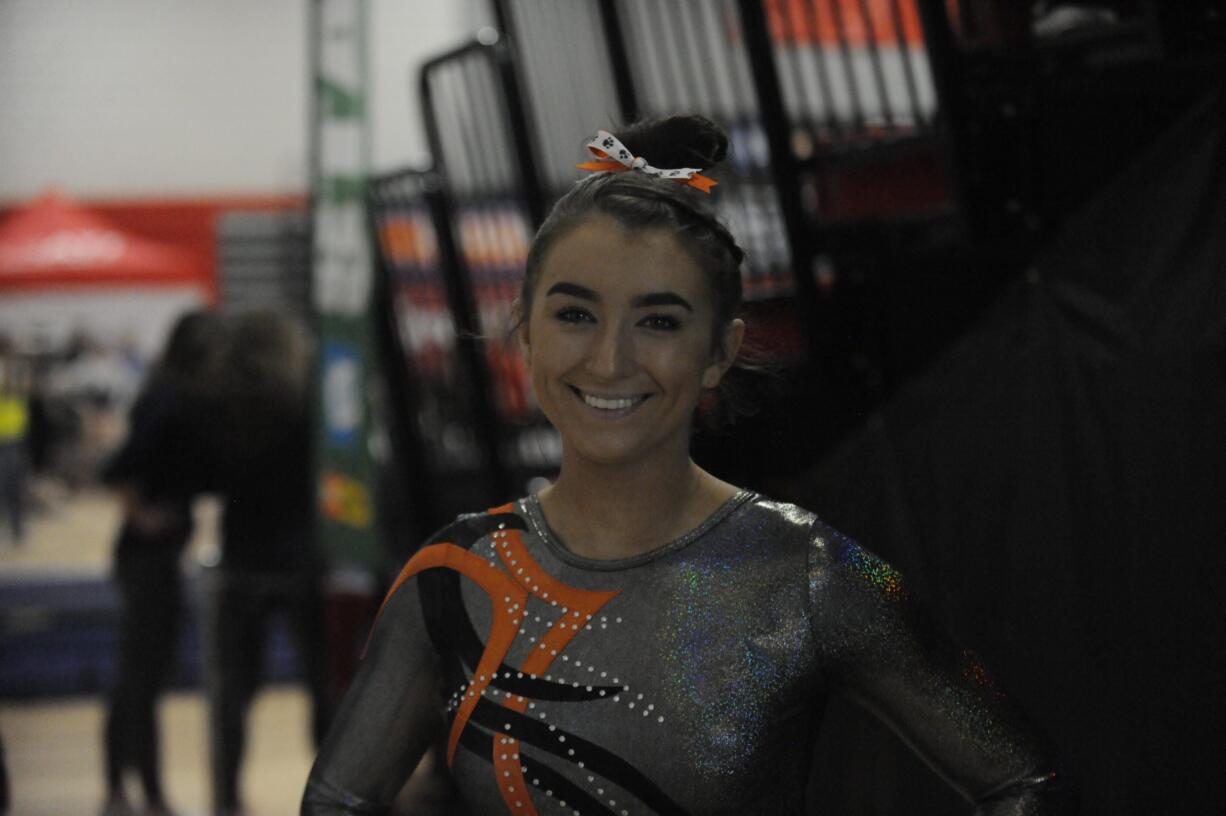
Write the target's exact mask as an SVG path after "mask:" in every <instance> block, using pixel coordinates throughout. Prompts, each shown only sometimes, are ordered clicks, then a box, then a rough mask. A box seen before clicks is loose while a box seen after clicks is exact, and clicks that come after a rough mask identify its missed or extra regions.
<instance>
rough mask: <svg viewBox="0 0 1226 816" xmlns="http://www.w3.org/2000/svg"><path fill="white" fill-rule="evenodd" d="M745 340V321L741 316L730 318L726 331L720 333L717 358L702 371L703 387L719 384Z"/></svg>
mask: <svg viewBox="0 0 1226 816" xmlns="http://www.w3.org/2000/svg"><path fill="white" fill-rule="evenodd" d="M744 340H745V321H744V320H741V319H740V318H739V317H738V318H735V319H733V320H729V321H728V325H727V326H725V327H724V331H723V332H722V333H721V334H720V338H719V348H718V349H717V350H716V352H717V353H716V356H715V359H714V360H712V361H711V364H710V365H708V366H707V368H706V370H704V371H703V372H702V387H703V388H714V387H715V386H717V385H719V381H720V380H722V379H723V378H724V374H726V373H727V372H728V369H730V368H732V364H733V363H734V362H736V355H737V353H738V352H739V351H740V350H741V343H742V342H744Z"/></svg>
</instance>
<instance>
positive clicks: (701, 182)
mask: <svg viewBox="0 0 1226 816" xmlns="http://www.w3.org/2000/svg"><path fill="white" fill-rule="evenodd" d="M575 167H577V168H579V169H580V170H591V171H593V172H596V171H600V170H610V171H612V172H614V173H624V172H625V171H627V170H633V169H634V168H632V167H627V166H626V165H624V164H622V163H621V162H618V161H612V160H610V161H589V162H583V163H582V164H576V165H575ZM673 181H678V182H681V183H682V184H688V185H689V186H691V187H693V188H695V189H697V190H702V191H703V192H704V193H710V192H711V188H712V187H714V186H715V185H716V184H719V182H718V181H716V180H715V179H713V178H710V177H709V176H704V175H703V174H702V173H695V174H694V175H693V176H691V177H690V178H688V179H682V178H679V179H673Z"/></svg>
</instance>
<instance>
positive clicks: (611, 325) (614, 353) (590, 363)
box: [587, 321, 634, 381]
mask: <svg viewBox="0 0 1226 816" xmlns="http://www.w3.org/2000/svg"><path fill="white" fill-rule="evenodd" d="M632 344H633V340H632V339H631V337H630V333H629V332H628V331H626V330H625V329H624V328H623V327H622V326H620V325H618V324H617V323H616V322H615V321H608V322H606V323H604V324H602V325H601V326H600V327H599V329H598V331H597V332H596V336H595V337H594V338H593V340H592V345H591V347H590V348H589V350H588V355H587V368H588V371H589V372H590V373H591V374H592V375H593V376H595V377H599V378H600V379H602V380H608V381H611V380H618V379H621V378H623V377H626V376H628V375H629V374H630V373H631V372H632V371H633V370H634V348H633V345H632Z"/></svg>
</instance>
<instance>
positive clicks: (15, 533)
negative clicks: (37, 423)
mask: <svg viewBox="0 0 1226 816" xmlns="http://www.w3.org/2000/svg"><path fill="white" fill-rule="evenodd" d="M29 379H30V378H29V369H28V367H27V366H26V365H25V363H24V361H23V360H21V358H20V357H19V356H18V355H17V353H16V351H15V350H14V349H13V347H12V344H11V343H10V342H9V340H8V338H3V337H0V512H3V514H4V515H5V517H6V518H5V520H6V522H7V525H6V526H7V528H8V529H7V530H4V531H2V532H0V536H5V537H7V538H9V539H11V541H12V543H13V545H14V546H19V545H20V544H21V543H22V541H23V540H24V539H25V523H26V476H27V472H28V451H27V449H26V445H27V435H28V430H29V425H30V412H29V402H28V399H29V390H30V383H29Z"/></svg>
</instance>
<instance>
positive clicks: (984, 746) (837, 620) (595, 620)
mask: <svg viewBox="0 0 1226 816" xmlns="http://www.w3.org/2000/svg"><path fill="white" fill-rule="evenodd" d="M397 587H398V588H397V589H395V590H394V591H393V593H392V594H391V595H390V597H389V600H388V601H387V602H386V604H385V608H384V610H383V612H382V614H381V617H380V621H379V624H378V625H377V627H376V631H375V635H374V637H373V639H372V643H371V651H370V654H369V655H368V656H367V658H366V660H365V661H364V665H363V667H362V669H361V671H360V672H359V675H358V677H357V679H356V680H355V683H354V687H353V689H352V690H351V692H350V694H349V695H348V696H347V698H346V701H345V704H344V706H343V707H342V710H341V712H340V714H339V716H338V725H337V726H336V727H335V728H334V730H333V733H332V734H331V735H329V738H328V740H327V742H326V743H325V745H324V746H323V748H322V750H321V752H320V756H319V758H318V760H317V762H316V765H315V768H314V769H313V770H312V774H311V779H310V781H309V783H308V788H307V793H306V797H305V799H304V804H303V810H302V812H303V813H304V814H316V815H318V814H337V813H378V812H382V810H381V809H380V808H381V807H383V806H384V805H383V804H382V803H386V802H388V801H389V800H390V797H391V796H392V795H394V793H395V791H396V790H397V789H398V788H399V785H400V783H402V782H403V780H404V778H405V776H406V774H407V773H408V772H409V771H410V770H411V769H412V766H413V764H414V762H415V758H416V756H418V755H420V753H421V751H422V750H423V749H424V746H425V745H426V744H427V743H428V742H430V741H432V740H435V739H442V740H444V741H446V743H447V745H448V751H447V753H448V758H449V764H450V767H451V773H452V775H453V777H454V779H455V780H456V783H457V786H458V788H459V790H460V792H461V795H462V797H463V799H464V800H465V803H466V805H467V806H468V808H469V812H470V813H472V814H498V813H511V814H524V815H525V816H526V815H528V814H568V816H572V815H573V814H582V815H583V816H606V815H607V814H622V816H629V814H643V813H660V814H665V813H668V814H770V815H771V816H776V815H777V814H790V813H796V814H799V813H803V812H804V805H803V802H802V797H803V794H804V791H805V789H806V784H807V779H806V777H807V774H808V773H809V769H810V751H811V746H812V744H813V741H814V737H815V734H814V728H815V724H816V723H818V722H820V719H821V714H822V709H823V707H824V705H825V703H826V700H827V699H828V697H829V695H831V694H844V695H848V696H850V697H852V698H854V699H855V700H857V701H858V702H860V703H862V704H863V705H865V706H866V707H868V708H869V709H870V710H871V711H872V712H873V713H875V714H876V715H877V716H878V717H879V718H881V719H882V720H883V721H884V722H886V723H887V724H888V725H889V726H890V727H891V728H893V729H894V730H895V731H896V732H897V733H899V735H900V736H901V737H902V738H903V739H904V740H905V741H906V742H907V743H908V744H910V745H911V746H912V747H913V748H914V749H915V750H916V751H917V752H918V753H919V754H920V755H921V756H922V757H923V758H924V759H925V760H926V761H927V762H929V764H931V765H932V766H933V768H934V769H936V770H937V771H938V773H940V774H941V775H942V776H943V777H944V778H945V779H946V780H948V782H949V783H950V784H951V785H953V786H954V787H955V788H956V789H958V790H959V791H960V792H961V793H962V794H963V795H964V796H965V797H966V798H967V799H968V800H969V801H972V802H975V803H976V804H977V805H978V807H979V808H980V809H979V811H978V812H979V813H982V814H986V815H987V816H1023V815H1026V816H1031V815H1036V816H1037V815H1038V814H1056V813H1065V812H1068V811H1067V810H1066V809H1065V808H1066V807H1067V803H1066V796H1065V794H1066V792H1065V791H1063V790H1062V787H1063V786H1062V784H1061V783H1062V780H1061V779H1060V777H1059V776H1058V775H1056V773H1055V771H1054V764H1053V761H1052V759H1051V758H1050V757H1049V756H1048V755H1046V754H1045V752H1044V749H1043V748H1042V747H1041V743H1040V741H1039V740H1038V739H1037V738H1036V737H1035V736H1034V735H1033V734H1032V732H1031V730H1030V728H1029V726H1028V725H1027V723H1026V722H1025V720H1024V718H1023V717H1022V716H1021V715H1020V714H1019V712H1018V711H1017V709H1016V708H1015V707H1014V706H1013V705H1012V704H1011V703H1010V702H1009V700H1008V699H1007V698H1005V697H1004V695H1003V694H1001V692H1000V691H999V688H998V687H997V686H996V684H995V683H994V682H993V681H992V679H991V675H990V674H989V673H988V672H987V670H986V669H985V668H984V667H983V666H982V664H980V663H979V662H978V661H977V660H976V658H975V657H974V655H973V654H971V653H969V652H966V651H964V650H962V649H959V648H957V647H956V646H954V645H953V644H952V643H950V642H949V641H948V639H947V638H945V637H944V636H943V635H942V634H941V633H939V632H937V631H935V630H934V629H933V628H932V627H931V626H930V625H929V624H928V623H927V622H926V620H925V619H924V617H923V616H922V615H920V614H919V613H918V612H917V611H916V608H915V606H914V602H913V599H911V598H910V597H909V595H908V593H907V591H906V588H905V585H904V583H903V581H902V579H901V577H900V576H899V574H898V573H897V572H896V571H895V570H894V569H893V568H891V567H890V566H889V565H888V564H886V563H884V562H883V561H881V560H880V559H879V558H877V557H876V556H874V555H873V554H871V553H869V552H867V551H866V550H864V549H862V548H861V547H859V546H858V545H857V544H856V543H855V542H853V541H851V540H849V539H847V538H846V537H844V536H842V535H840V534H838V533H837V532H835V531H834V530H832V529H830V528H829V527H828V526H826V525H825V524H824V523H822V522H821V521H820V520H819V519H817V518H816V517H815V516H814V515H813V514H812V513H809V512H807V511H805V510H802V509H800V508H797V507H795V506H792V505H787V504H781V503H777V502H773V501H770V500H768V499H765V498H763V497H761V496H758V495H756V494H753V493H750V492H748V491H743V492H741V493H740V494H738V495H737V496H736V497H734V498H733V499H731V500H729V501H728V502H726V503H725V504H724V505H723V506H722V507H721V508H720V509H719V510H718V511H717V512H716V513H715V514H713V515H712V516H711V517H710V518H709V519H707V521H706V522H704V524H702V525H701V526H700V527H698V528H696V529H695V530H692V531H691V532H690V533H688V534H686V535H685V536H683V537H681V538H679V539H677V540H675V541H672V542H670V543H668V544H666V545H665V546H663V547H661V548H659V549H657V550H654V551H652V552H650V553H647V554H644V555H641V556H637V557H635V558H630V559H623V560H617V561H593V560H589V559H585V558H581V557H578V556H576V555H574V554H573V553H571V552H570V551H569V550H567V549H566V548H565V547H564V546H563V545H562V544H561V543H560V542H559V541H557V540H556V539H555V538H554V536H553V535H552V533H551V532H550V530H549V529H548V527H547V525H546V523H545V520H544V517H543V516H542V514H541V511H540V507H539V505H538V504H537V502H536V500H535V499H534V498H531V497H530V498H527V499H524V500H521V501H519V502H517V503H515V504H513V505H508V506H506V507H504V508H499V509H497V510H494V511H490V512H489V513H486V514H480V515H476V516H468V517H463V518H461V519H460V520H458V521H457V522H456V523H455V524H454V525H452V526H451V527H449V528H448V529H446V530H444V531H442V532H441V533H440V534H439V535H437V536H436V537H435V538H434V539H433V540H432V542H431V543H430V544H428V545H427V546H426V547H424V548H423V550H422V551H421V552H419V553H418V555H417V556H415V557H414V559H413V560H412V561H410V562H409V565H408V567H406V569H405V572H404V573H403V574H402V580H401V582H398V584H397Z"/></svg>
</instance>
